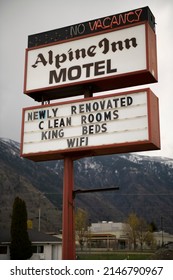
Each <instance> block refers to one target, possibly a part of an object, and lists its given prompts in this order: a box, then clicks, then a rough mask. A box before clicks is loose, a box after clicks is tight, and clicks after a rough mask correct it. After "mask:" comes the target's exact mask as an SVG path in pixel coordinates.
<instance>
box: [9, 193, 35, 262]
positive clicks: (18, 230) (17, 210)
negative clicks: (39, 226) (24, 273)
mask: <svg viewBox="0 0 173 280" xmlns="http://www.w3.org/2000/svg"><path fill="white" fill-rule="evenodd" d="M31 256H32V246H31V241H30V240H29V236H28V231H27V210H26V204H25V202H24V201H23V200H22V199H20V198H19V197H16V198H15V200H14V204H13V213H12V221H11V245H10V257H11V260H26V259H29V258H30V257H31Z"/></svg>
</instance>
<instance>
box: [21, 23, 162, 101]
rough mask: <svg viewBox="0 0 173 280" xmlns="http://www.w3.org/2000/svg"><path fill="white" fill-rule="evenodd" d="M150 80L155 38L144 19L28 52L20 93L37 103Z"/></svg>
mask: <svg viewBox="0 0 173 280" xmlns="http://www.w3.org/2000/svg"><path fill="white" fill-rule="evenodd" d="M152 82H157V59H156V36H155V33H154V31H153V30H152V29H151V27H150V25H149V24H148V23H147V22H145V23H140V24H137V25H133V26H130V27H126V28H123V29H118V30H117V29H115V30H113V31H111V32H104V33H99V34H96V35H94V36H90V37H83V38H80V39H74V40H70V41H62V42H58V43H55V44H51V45H44V46H41V47H36V48H29V49H27V50H26V63H25V82H24V92H25V93H26V94H28V95H29V96H31V97H33V98H34V99H35V100H37V101H41V100H42V99H44V100H50V99H57V98H62V97H67V96H73V95H78V94H83V92H84V91H85V90H86V88H88V87H92V91H93V92H100V91H106V90H110V89H116V88H121V87H127V86H134V85H139V84H146V83H152Z"/></svg>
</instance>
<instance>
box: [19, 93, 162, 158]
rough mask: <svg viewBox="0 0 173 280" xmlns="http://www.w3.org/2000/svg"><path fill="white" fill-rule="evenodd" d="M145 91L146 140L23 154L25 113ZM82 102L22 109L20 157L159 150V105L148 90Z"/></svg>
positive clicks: (87, 99)
mask: <svg viewBox="0 0 173 280" xmlns="http://www.w3.org/2000/svg"><path fill="white" fill-rule="evenodd" d="M144 91H146V94H147V115H148V140H144V141H133V142H123V143H118V144H104V145H98V146H84V147H76V148H72V149H71V148H69V149H65V150H53V151H44V152H36V153H27V154H26V153H23V145H24V116H25V111H27V110H34V109H40V108H42V109H43V108H44V109H46V108H48V107H51V106H61V105H66V104H67V105H73V104H76V103H77V102H78V103H82V102H84V101H93V100H95V101H97V99H101V98H110V97H118V96H121V95H125V96H127V95H132V94H134V93H140V92H144ZM84 101H83V100H82V99H78V100H74V101H66V102H61V103H52V104H48V105H42V106H34V107H29V108H24V109H23V114H22V133H21V157H23V158H28V159H31V160H33V161H48V160H59V159H64V158H65V157H67V156H68V157H76V158H77V157H88V156H99V155H108V154H115V153H127V152H137V151H138V152H139V151H148V150H157V149H160V127H159V105H158V98H157V97H156V96H155V95H154V94H153V92H152V91H151V90H150V89H149V88H146V89H140V90H134V91H127V92H121V93H117V94H111V95H104V96H97V97H92V98H85V99H84Z"/></svg>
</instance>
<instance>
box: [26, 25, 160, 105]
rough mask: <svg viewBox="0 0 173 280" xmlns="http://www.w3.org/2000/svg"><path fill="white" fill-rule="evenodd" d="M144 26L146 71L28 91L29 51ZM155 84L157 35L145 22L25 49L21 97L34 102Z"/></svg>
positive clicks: (156, 75)
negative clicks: (22, 92) (23, 95)
mask: <svg viewBox="0 0 173 280" xmlns="http://www.w3.org/2000/svg"><path fill="white" fill-rule="evenodd" d="M142 24H144V25H145V37H146V46H145V48H146V68H145V69H143V70H139V71H133V72H128V73H122V74H115V75H112V76H107V75H106V74H105V76H104V77H101V78H94V79H91V80H90V79H88V80H83V81H80V80H79V81H75V82H71V83H70V82H69V83H67V84H60V85H53V86H49V87H48V86H47V87H46V86H45V87H43V88H34V89H27V80H28V72H27V66H28V54H29V52H32V50H36V49H42V48H45V47H48V46H55V45H59V44H63V43H68V42H72V41H77V40H82V39H85V38H88V37H93V36H94V37H95V36H98V35H101V34H108V33H111V32H115V31H118V30H124V29H126V28H132V27H135V26H139V25H142ZM157 81H158V73H157V50H156V34H155V33H154V31H153V29H152V28H151V26H150V25H149V23H148V22H147V21H144V22H139V23H135V24H132V25H130V26H123V27H119V28H116V30H106V31H104V32H99V34H89V35H86V36H83V37H82V38H81V37H80V38H73V39H70V40H64V41H60V42H56V43H53V44H47V45H43V46H41V47H40V46H39V47H34V48H28V49H26V54H25V74H24V93H25V94H27V95H28V96H30V97H31V98H33V99H35V100H36V101H47V100H53V99H59V98H65V97H72V96H77V95H83V94H85V92H86V91H88V90H90V91H92V93H96V92H102V91H107V90H113V89H119V88H125V87H131V86H137V85H142V84H146V83H147V84H149V83H155V82H157Z"/></svg>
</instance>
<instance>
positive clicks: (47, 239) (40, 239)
mask: <svg viewBox="0 0 173 280" xmlns="http://www.w3.org/2000/svg"><path fill="white" fill-rule="evenodd" d="M28 235H29V239H30V240H31V242H32V243H62V240H61V239H60V238H58V237H56V236H52V235H49V234H45V233H43V232H41V231H37V230H33V229H28ZM10 242H11V236H10V230H6V229H1V230H0V244H4V243H10Z"/></svg>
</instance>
